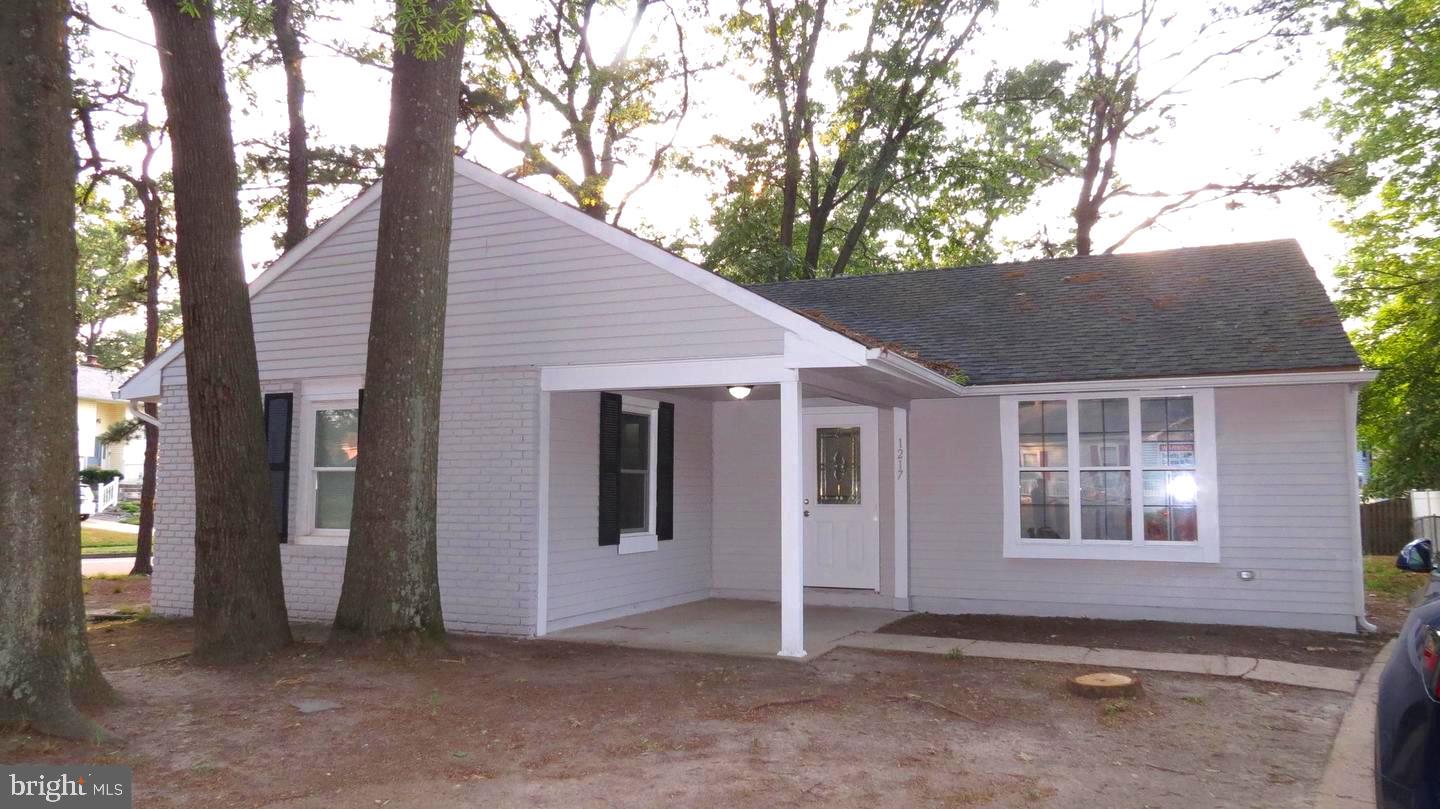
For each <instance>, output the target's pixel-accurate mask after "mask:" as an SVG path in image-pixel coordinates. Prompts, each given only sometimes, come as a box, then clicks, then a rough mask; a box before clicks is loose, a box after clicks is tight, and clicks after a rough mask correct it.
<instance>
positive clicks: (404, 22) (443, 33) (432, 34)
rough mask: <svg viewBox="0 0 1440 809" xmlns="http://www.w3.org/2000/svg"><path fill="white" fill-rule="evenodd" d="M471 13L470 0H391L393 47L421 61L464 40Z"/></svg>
mask: <svg viewBox="0 0 1440 809" xmlns="http://www.w3.org/2000/svg"><path fill="white" fill-rule="evenodd" d="M474 16H475V4H474V3H472V2H470V0H395V31H394V34H393V40H394V43H395V50H396V51H397V52H399V53H405V54H409V55H411V56H413V57H415V58H416V59H420V60H422V61H427V62H428V61H433V60H435V59H438V58H440V52H441V51H443V50H444V49H445V48H446V47H447V46H449V45H452V44H454V43H455V42H457V41H461V40H464V39H465V37H466V33H467V31H468V29H469V26H470V20H471V18H472V17H474Z"/></svg>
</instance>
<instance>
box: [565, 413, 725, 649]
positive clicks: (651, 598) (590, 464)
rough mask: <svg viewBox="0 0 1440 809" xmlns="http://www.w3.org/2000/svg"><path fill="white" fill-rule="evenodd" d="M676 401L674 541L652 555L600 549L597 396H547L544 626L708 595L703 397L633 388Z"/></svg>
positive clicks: (707, 475)
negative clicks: (547, 521) (547, 514)
mask: <svg viewBox="0 0 1440 809" xmlns="http://www.w3.org/2000/svg"><path fill="white" fill-rule="evenodd" d="M637 393H638V394H639V395H641V396H644V397H645V398H647V399H651V400H654V401H657V402H658V401H664V402H673V403H674V405H675V500H674V504H675V505H674V508H675V511H674V514H675V538H674V539H670V540H666V541H663V542H657V543H656V548H655V550H654V551H653V552H651V553H634V554H622V553H620V550H619V549H618V548H617V547H616V546H614V545H606V546H602V545H599V544H598V543H597V541H596V538H597V537H598V536H599V530H600V529H599V524H598V519H599V470H598V463H599V456H600V439H599V437H600V394H598V393H591V392H585V393H552V394H551V395H550V549H549V550H550V554H549V572H550V575H549V582H548V592H549V601H550V608H549V612H548V615H547V619H548V629H549V630H550V631H552V632H553V631H556V630H559V629H564V628H565V627H569V626H576V625H579V624H585V623H592V622H594V621H600V620H604V619H606V618H612V617H616V616H619V615H627V614H631V613H635V612H643V611H645V610H649V609H656V608H658V607H662V606H668V605H672V604H679V603H683V602H686V601H695V600H698V599H701V598H706V597H708V596H709V595H710V526H711V512H710V491H711V458H710V447H711V435H710V429H711V421H710V403H709V402H706V401H701V400H696V399H689V398H686V397H684V396H683V395H676V394H675V393H674V392H671V391H661V392H637Z"/></svg>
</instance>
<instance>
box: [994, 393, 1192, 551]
mask: <svg viewBox="0 0 1440 809" xmlns="http://www.w3.org/2000/svg"><path fill="white" fill-rule="evenodd" d="M1000 404H1001V425H1002V430H1003V433H1002V436H1001V444H1002V448H1003V452H1004V474H1005V486H1004V491H1005V520H1004V522H1005V555H1006V556H1007V557H1018V558H1059V559H1064V558H1078V559H1157V560H1171V561H1197V562H1214V561H1218V560H1219V550H1218V517H1217V508H1216V507H1217V504H1216V491H1215V483H1214V481H1215V474H1214V470H1215V423H1214V399H1213V394H1212V392H1211V391H1209V390H1183V391H1156V392H1144V393H1140V392H1127V393H1118V392H1117V393H1108V392H1107V393H1084V394H1044V395H1035V396H1013V397H1007V398H1004V399H1002V400H1001V403H1000Z"/></svg>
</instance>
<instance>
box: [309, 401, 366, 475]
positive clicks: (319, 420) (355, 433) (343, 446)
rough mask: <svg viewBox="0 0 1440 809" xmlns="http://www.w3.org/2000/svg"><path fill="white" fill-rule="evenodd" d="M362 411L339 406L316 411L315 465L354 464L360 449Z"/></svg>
mask: <svg viewBox="0 0 1440 809" xmlns="http://www.w3.org/2000/svg"><path fill="white" fill-rule="evenodd" d="M359 434H360V411H359V410H357V409H355V408H353V407H352V408H337V409H334V410H317V411H315V465H316V466H354V465H355V459H356V458H357V457H359V454H360V451H359V448H358V444H357V443H356V439H357V438H358V437H359Z"/></svg>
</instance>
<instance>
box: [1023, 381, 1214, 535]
mask: <svg viewBox="0 0 1440 809" xmlns="http://www.w3.org/2000/svg"><path fill="white" fill-rule="evenodd" d="M1168 397H1189V398H1190V399H1191V400H1192V401H1193V403H1194V412H1195V455H1196V458H1195V483H1196V486H1197V492H1196V520H1197V532H1198V541H1197V542H1161V541H1148V540H1146V539H1145V532H1144V513H1145V512H1144V480H1145V477H1144V470H1145V466H1144V464H1143V462H1142V461H1143V459H1142V446H1141V441H1140V438H1141V429H1140V400H1141V399H1163V398H1168ZM1083 399H1127V400H1129V421H1130V464H1129V471H1130V517H1131V526H1132V530H1131V539H1130V541H1128V542H1126V541H1121V540H1105V539H1082V538H1081V531H1080V526H1081V508H1080V506H1081V502H1080V470H1081V469H1082V468H1088V467H1083V466H1082V465H1081V464H1080V447H1079V444H1080V419H1079V413H1080V406H1079V402H1080V401H1081V400H1083ZM1022 401H1024V402H1034V401H1064V402H1065V403H1066V405H1065V407H1066V414H1065V416H1066V418H1065V425H1066V431H1067V433H1068V435H1067V442H1068V443H1067V446H1068V451H1067V452H1066V463H1067V466H1066V469H1065V471H1066V472H1067V473H1068V483H1069V504H1070V537H1069V538H1068V539H1033V538H1027V537H1022V536H1021V535H1020V472H1021V469H1020V419H1019V407H1020V402H1022ZM1000 452H1001V456H1002V464H1001V466H1002V468H1003V470H1004V475H1005V478H1004V486H1003V487H1002V489H1003V492H1004V498H1005V505H1004V514H1005V518H1004V531H1005V542H1004V555H1005V558H1007V559H1110V560H1129V561H1163V562H1202V563H1218V562H1219V561H1220V503H1219V491H1218V487H1217V476H1216V471H1215V470H1216V461H1215V391H1214V390H1213V389H1211V388H1184V389H1178V390H1164V389H1161V390H1143V391H1140V390H1124V391H1085V392H1083V393H1081V392H1075V393H1034V394H1026V395H1021V396H1004V397H1000ZM1122 468H1123V467H1122Z"/></svg>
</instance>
